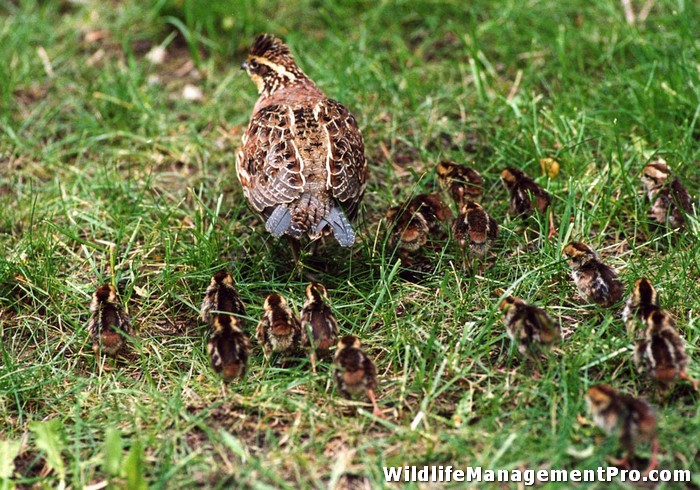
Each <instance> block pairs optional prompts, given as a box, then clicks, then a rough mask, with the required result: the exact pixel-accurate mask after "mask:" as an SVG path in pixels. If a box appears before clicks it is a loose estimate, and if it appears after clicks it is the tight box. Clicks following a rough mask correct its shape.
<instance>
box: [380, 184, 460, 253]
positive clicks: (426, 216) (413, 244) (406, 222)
mask: <svg viewBox="0 0 700 490" xmlns="http://www.w3.org/2000/svg"><path fill="white" fill-rule="evenodd" d="M450 218H452V212H451V211H450V208H449V207H448V206H447V205H446V204H445V203H443V202H442V200H441V199H440V197H439V196H438V195H437V194H419V195H417V196H415V197H414V198H413V199H411V200H410V201H408V202H407V203H406V204H404V205H401V206H395V207H393V208H391V209H390V210H389V211H388V212H387V219H388V221H389V226H390V229H391V232H390V235H389V243H390V244H391V245H392V246H398V248H399V249H400V250H404V251H407V252H415V251H417V250H418V249H419V248H421V247H422V246H423V245H425V244H426V243H427V242H428V238H429V237H430V236H431V235H436V234H439V233H440V232H441V227H442V224H443V223H444V222H446V221H447V220H449V219H450Z"/></svg>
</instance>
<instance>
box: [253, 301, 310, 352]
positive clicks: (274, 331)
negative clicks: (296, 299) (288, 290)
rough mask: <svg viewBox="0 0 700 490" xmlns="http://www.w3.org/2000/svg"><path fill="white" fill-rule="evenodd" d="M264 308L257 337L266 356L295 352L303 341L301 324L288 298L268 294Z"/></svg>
mask: <svg viewBox="0 0 700 490" xmlns="http://www.w3.org/2000/svg"><path fill="white" fill-rule="evenodd" d="M263 310H264V311H263V316H262V318H261V319H260V322H259V323H258V328H257V335H256V337H257V339H258V342H260V344H261V345H262V346H263V349H264V351H265V357H268V358H269V357H270V354H271V353H272V352H281V353H284V354H291V353H293V352H294V351H295V350H296V349H297V347H298V346H299V343H300V342H301V324H300V323H299V319H298V318H297V316H296V315H295V314H294V312H293V311H292V309H291V308H290V307H289V305H287V300H285V299H284V298H283V297H282V296H280V295H279V294H277V293H272V294H268V295H267V297H266V298H265V303H264V304H263Z"/></svg>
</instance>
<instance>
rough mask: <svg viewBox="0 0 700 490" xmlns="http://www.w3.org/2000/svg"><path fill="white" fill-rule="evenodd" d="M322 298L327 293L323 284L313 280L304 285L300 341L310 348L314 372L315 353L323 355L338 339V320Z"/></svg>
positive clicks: (314, 370) (325, 296)
mask: <svg viewBox="0 0 700 490" xmlns="http://www.w3.org/2000/svg"><path fill="white" fill-rule="evenodd" d="M324 300H326V301H327V300H328V293H327V291H326V288H325V286H324V285H323V284H320V283H317V282H313V283H311V284H309V285H307V286H306V302H305V303H304V307H303V308H302V310H301V336H302V337H301V339H302V340H301V343H302V345H308V346H309V347H310V349H311V354H310V357H311V368H312V370H313V372H316V355H317V354H318V355H319V356H325V355H326V354H327V353H328V351H329V350H330V348H331V347H333V346H334V345H335V343H336V342H337V341H338V321H337V320H336V319H335V315H333V312H332V311H331V309H330V307H329V306H328V305H327V304H326V303H325V301H324ZM309 333H310V334H311V338H309Z"/></svg>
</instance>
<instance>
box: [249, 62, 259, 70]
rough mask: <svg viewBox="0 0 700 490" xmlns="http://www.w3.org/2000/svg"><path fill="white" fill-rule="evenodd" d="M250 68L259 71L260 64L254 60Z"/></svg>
mask: <svg viewBox="0 0 700 490" xmlns="http://www.w3.org/2000/svg"><path fill="white" fill-rule="evenodd" d="M250 68H251V69H253V70H257V69H258V68H260V63H258V62H257V61H255V60H253V61H251V62H250Z"/></svg>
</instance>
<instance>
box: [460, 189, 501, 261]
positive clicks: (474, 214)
mask: <svg viewBox="0 0 700 490" xmlns="http://www.w3.org/2000/svg"><path fill="white" fill-rule="evenodd" d="M452 236H454V238H455V240H456V241H457V245H459V247H460V248H461V249H462V258H463V260H462V262H463V265H464V266H469V267H471V261H470V260H468V259H467V257H471V256H475V257H478V258H479V259H484V258H485V257H486V253H487V252H488V251H489V248H491V245H492V244H493V242H495V241H496V238H497V237H498V223H497V222H496V220H495V219H493V218H492V217H491V216H490V215H489V214H488V213H487V212H486V210H485V209H484V208H483V207H481V204H479V203H478V202H475V201H469V200H467V201H465V202H464V204H463V205H462V209H461V212H460V214H459V216H457V218H456V219H455V220H454V222H453V223H452ZM482 269H483V267H482V266H479V274H482V272H483V271H482Z"/></svg>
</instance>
